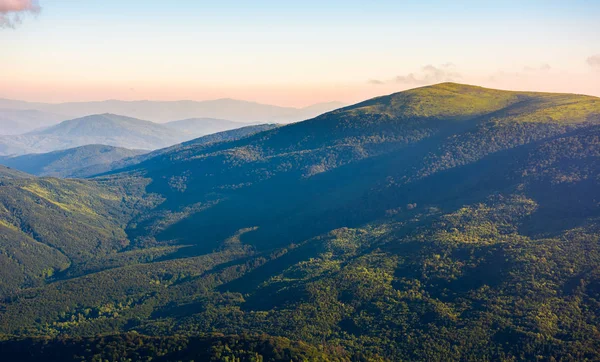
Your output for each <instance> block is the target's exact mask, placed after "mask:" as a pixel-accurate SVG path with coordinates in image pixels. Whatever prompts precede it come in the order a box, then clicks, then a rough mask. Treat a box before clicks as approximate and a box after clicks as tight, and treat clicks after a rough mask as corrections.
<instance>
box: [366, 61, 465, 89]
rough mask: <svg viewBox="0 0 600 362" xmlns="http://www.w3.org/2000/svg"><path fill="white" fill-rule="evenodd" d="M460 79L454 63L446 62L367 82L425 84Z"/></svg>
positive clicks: (374, 83)
mask: <svg viewBox="0 0 600 362" xmlns="http://www.w3.org/2000/svg"><path fill="white" fill-rule="evenodd" d="M460 79H462V75H461V74H460V73H459V72H458V71H457V70H456V67H455V66H454V64H452V63H446V64H442V65H439V66H434V65H431V64H428V65H425V66H423V67H422V68H421V69H420V70H419V71H418V72H412V73H409V74H405V75H398V76H396V77H395V78H393V79H391V80H387V81H382V80H377V79H371V80H369V82H368V83H369V84H373V85H378V84H386V83H399V84H409V85H426V84H434V83H441V82H455V81H458V80H460Z"/></svg>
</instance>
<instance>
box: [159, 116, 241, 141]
mask: <svg viewBox="0 0 600 362" xmlns="http://www.w3.org/2000/svg"><path fill="white" fill-rule="evenodd" d="M165 126H167V127H169V128H172V129H174V130H177V131H179V132H182V133H185V134H188V135H189V136H190V137H191V138H198V137H202V136H206V135H209V134H213V133H217V132H224V131H228V130H231V129H236V128H241V127H245V126H250V125H249V124H248V123H242V122H233V121H228V120H225V119H215V118H188V119H183V120H180V121H173V122H167V123H165Z"/></svg>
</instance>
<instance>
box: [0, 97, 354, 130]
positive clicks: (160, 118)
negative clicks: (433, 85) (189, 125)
mask: <svg viewBox="0 0 600 362" xmlns="http://www.w3.org/2000/svg"><path fill="white" fill-rule="evenodd" d="M343 106H344V104H343V103H340V102H328V103H319V104H315V105H312V106H309V107H304V108H293V107H280V106H273V105H268V104H260V103H255V102H247V101H240V100H235V99H217V100H211V101H200V102H198V101H188V100H184V101H168V102H166V101H119V100H107V101H98V102H70V103H57V104H51V103H34V102H25V101H17V100H10V99H0V109H5V110H10V112H13V113H14V112H16V111H19V110H21V111H22V110H37V111H38V112H45V113H48V114H58V115H63V116H64V118H62V119H61V120H65V119H69V118H78V117H84V116H89V115H92V114H102V113H113V114H120V115H123V116H128V117H134V118H139V119H145V120H149V121H153V122H159V123H164V122H170V121H174V120H180V119H190V118H215V119H227V120H230V121H235V122H246V123H249V122H251V123H290V122H297V121H303V120H305V119H309V118H313V117H315V116H318V115H320V114H322V113H325V112H328V111H331V110H334V109H337V108H340V107H343ZM7 112H8V111H7ZM1 115H2V112H0V116H1ZM0 119H1V118H0ZM48 119H54V118H53V117H52V116H48ZM41 123H43V122H41ZM41 123H40V125H41ZM0 125H1V123H0ZM0 134H6V133H4V132H0Z"/></svg>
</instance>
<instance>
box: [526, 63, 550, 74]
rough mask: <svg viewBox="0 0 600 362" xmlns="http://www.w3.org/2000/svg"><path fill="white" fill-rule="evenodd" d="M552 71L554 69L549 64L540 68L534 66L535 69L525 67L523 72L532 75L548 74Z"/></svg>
mask: <svg viewBox="0 0 600 362" xmlns="http://www.w3.org/2000/svg"><path fill="white" fill-rule="evenodd" d="M551 69H552V67H551V66H550V64H548V63H545V64H542V65H540V66H533V67H532V66H525V67H523V71H525V72H529V73H531V72H547V71H549V70H551Z"/></svg>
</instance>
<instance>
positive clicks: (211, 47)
mask: <svg viewBox="0 0 600 362" xmlns="http://www.w3.org/2000/svg"><path fill="white" fill-rule="evenodd" d="M0 2H2V0H0ZM524 2H525V3H526V4H523V3H524ZM39 3H40V6H41V7H42V11H41V13H40V14H39V15H37V16H31V15H24V16H22V18H23V19H22V20H23V21H22V24H18V25H17V26H16V27H15V29H9V28H5V29H0V46H1V48H2V49H3V50H4V52H3V54H2V56H1V57H0V97H6V98H21V99H30V100H42V101H67V100H87V99H106V98H123V99H145V98H149V99H179V98H188V99H209V98H218V97H234V98H244V99H249V100H256V101H261V102H269V103H277V104H286V105H305V104H310V103H314V102H318V101H330V100H342V101H348V102H351V101H357V100H360V99H362V98H366V97H369V96H374V95H378V94H385V93H389V92H392V91H396V90H401V89H406V88H410V87H414V86H417V85H421V84H425V83H432V82H436V81H438V80H456V81H463V82H467V83H474V84H481V85H486V86H496V87H499V88H514V89H525V88H526V89H534V90H548V91H565V92H578V93H588V94H595V95H600V85H599V84H600V69H597V68H598V67H597V66H596V67H594V66H592V65H590V64H589V63H588V62H587V59H588V58H590V57H593V56H595V55H597V54H600V21H599V20H598V19H600V1H581V0H580V1H485V2H483V1H369V2H367V1H324V0H323V1H312V0H309V1H285V2H284V1H251V2H250V1H215V2H212V1H211V2H209V1H116V0H103V1H100V0H85V1H75V0H72V1H67V0H40V2H39ZM448 63H451V64H452V65H447V64H448ZM427 65H431V66H432V68H427V69H430V70H426V69H425V68H424V67H425V66H427ZM432 69H435V71H434V70H432ZM411 74H412V75H411Z"/></svg>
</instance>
